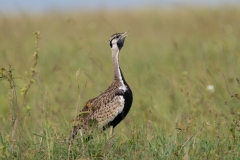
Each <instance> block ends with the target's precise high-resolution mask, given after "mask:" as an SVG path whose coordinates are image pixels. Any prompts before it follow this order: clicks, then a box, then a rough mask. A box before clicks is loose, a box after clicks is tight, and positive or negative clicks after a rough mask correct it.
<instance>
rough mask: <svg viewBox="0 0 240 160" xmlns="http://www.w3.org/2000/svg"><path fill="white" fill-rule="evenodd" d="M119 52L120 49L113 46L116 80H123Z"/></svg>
mask: <svg viewBox="0 0 240 160" xmlns="http://www.w3.org/2000/svg"><path fill="white" fill-rule="evenodd" d="M118 54H119V50H118V49H116V48H112V63H113V70H114V80H118V81H122V80H123V79H122V76H121V70H120V66H119V62H118Z"/></svg>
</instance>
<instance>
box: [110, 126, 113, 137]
mask: <svg viewBox="0 0 240 160" xmlns="http://www.w3.org/2000/svg"><path fill="white" fill-rule="evenodd" d="M112 134H113V126H110V136H112Z"/></svg>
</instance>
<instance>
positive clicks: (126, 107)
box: [104, 86, 133, 130]
mask: <svg viewBox="0 0 240 160" xmlns="http://www.w3.org/2000/svg"><path fill="white" fill-rule="evenodd" d="M127 88H128V90H127V91H126V92H124V93H123V98H124V100H125V104H124V108H123V111H122V112H121V113H119V114H118V115H117V116H116V117H115V118H114V119H113V121H111V122H109V123H108V125H107V126H106V127H109V126H113V128H114V127H115V126H116V125H118V123H120V122H121V121H122V120H123V119H124V118H125V117H126V116H127V114H128V112H129V110H130V108H131V106H132V101H133V95H132V91H131V89H130V87H129V86H127ZM104 130H105V127H104Z"/></svg>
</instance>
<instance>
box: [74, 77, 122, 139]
mask: <svg viewBox="0 0 240 160" xmlns="http://www.w3.org/2000/svg"><path fill="white" fill-rule="evenodd" d="M119 85H120V84H119V83H118V82H117V81H114V82H113V83H112V85H111V86H109V87H108V88H107V90H106V91H105V92H103V93H102V94H100V95H99V96H98V97H95V98H93V99H90V100H88V101H87V103H86V104H85V106H84V107H83V109H82V110H81V112H80V113H79V114H78V116H77V117H76V119H75V126H74V127H73V132H72V134H73V137H74V136H75V135H77V133H78V132H79V130H80V129H82V131H83V132H84V134H90V133H91V128H89V127H98V128H102V127H104V126H105V125H107V124H108V123H109V122H110V121H112V120H113V119H114V118H115V117H116V116H117V114H118V113H119V112H120V111H121V110H122V109H123V107H124V99H123V97H122V96H121V93H122V91H121V90H120V89H118V88H119ZM90 122H96V123H97V126H92V123H90Z"/></svg>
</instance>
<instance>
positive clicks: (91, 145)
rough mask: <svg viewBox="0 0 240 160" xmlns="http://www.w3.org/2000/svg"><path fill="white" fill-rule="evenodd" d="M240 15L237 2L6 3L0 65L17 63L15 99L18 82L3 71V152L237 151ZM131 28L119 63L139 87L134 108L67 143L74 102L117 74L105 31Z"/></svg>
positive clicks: (197, 155) (214, 154) (106, 155)
mask: <svg viewBox="0 0 240 160" xmlns="http://www.w3.org/2000/svg"><path fill="white" fill-rule="evenodd" d="M239 15H240V10H239V8H237V7H236V8H234V7H229V8H227V7H223V8H175V9H163V8H161V9H158V10H135V11H121V12H120V11H96V12H93V13H91V12H72V13H65V14H60V13H46V14H44V15H25V14H22V15H8V14H3V13H2V14H1V15H0V35H1V36H0V42H1V43H0V54H1V58H0V67H1V68H5V69H6V70H8V69H9V65H11V68H12V69H13V71H12V74H13V80H14V82H15V84H16V86H15V87H14V89H15V91H16V97H17V103H14V104H12V105H11V104H9V102H16V100H15V99H13V98H12V95H13V92H12V91H13V90H12V89H11V88H10V85H9V82H8V81H7V79H6V78H1V81H0V106H1V107H0V158H1V159H238V157H239V156H240V155H239V153H240V139H239V138H240V137H239V136H240V133H239V131H240V127H239V126H240V110H239V104H240V101H239V96H238V94H239V92H240V90H239V89H240V88H239V83H238V81H237V80H236V78H240V72H239V68H240V58H239V52H240V45H239V44H240V21H239V20H238V19H239ZM125 30H130V31H129V33H130V36H129V37H127V39H126V42H125V46H124V47H123V49H122V51H121V53H120V65H121V68H122V71H123V73H124V76H125V79H126V80H127V82H128V83H129V85H130V87H131V88H132V90H133V94H134V101H133V105H132V108H131V110H130V113H129V114H128V116H127V117H126V118H125V120H124V121H123V122H121V123H120V124H119V125H118V126H117V127H116V129H115V130H114V136H113V137H109V135H108V131H106V132H105V133H103V134H101V135H99V136H96V137H95V138H94V139H93V140H90V141H89V142H87V143H86V142H81V141H79V143H73V144H72V145H71V146H69V145H68V143H67V142H66V138H67V137H68V136H69V133H70V130H71V126H72V124H71V123H70V120H71V119H73V118H74V116H75V114H76V113H75V111H76V108H78V106H80V108H81V107H82V106H83V105H84V103H85V102H86V101H87V100H88V99H90V98H93V97H94V96H97V95H98V94H100V93H101V92H103V91H104V90H105V89H106V88H107V87H108V85H110V83H111V82H112V78H113V70H112V63H111V51H110V47H109V42H108V39H109V37H110V36H111V35H112V34H113V33H115V32H123V31H125ZM35 31H39V32H40V39H38V43H39V51H38V49H37V48H36V47H35V41H36V38H34V37H35V36H34V33H35ZM36 51H37V52H38V56H39V59H38V60H33V56H32V55H33V54H34V52H36ZM34 62H37V67H36V68H35V67H32V65H33V63H34ZM1 71H2V70H1ZM33 71H34V72H33ZM77 72H79V74H80V75H82V76H78V77H76V73H77ZM0 73H1V74H2V72H0ZM4 73H5V72H4ZM1 74H0V75H1ZM33 74H34V75H33ZM32 75H33V76H32ZM31 76H32V77H31ZM31 80H33V81H31ZM30 82H33V83H32V84H31V86H30V88H29V90H28V91H27V92H26V95H24V94H21V92H22V93H24V88H26V86H27V85H28V84H29V83H30ZM208 85H213V86H214V89H215V91H214V92H210V91H208V90H207V86H208ZM232 95H233V97H231V96H232ZM79 97H80V98H79ZM21 102H23V103H22V104H21ZM16 104H19V105H18V108H17V107H16V106H17V105H16ZM11 106H12V107H13V110H11ZM14 115H15V116H16V115H18V124H17V126H16V129H14V127H13V126H14V125H13V120H12V118H13V116H14ZM13 131H15V134H14V136H12V132H13Z"/></svg>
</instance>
